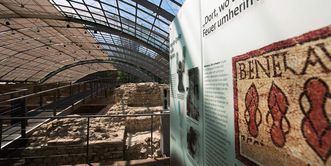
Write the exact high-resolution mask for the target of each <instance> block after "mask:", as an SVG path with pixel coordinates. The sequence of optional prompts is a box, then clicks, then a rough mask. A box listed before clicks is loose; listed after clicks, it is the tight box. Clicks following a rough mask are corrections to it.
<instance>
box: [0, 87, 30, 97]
mask: <svg viewBox="0 0 331 166" xmlns="http://www.w3.org/2000/svg"><path fill="white" fill-rule="evenodd" d="M27 90H29V89H17V90H15V91H10V92H6V93H2V94H0V97H1V96H7V95H11V94H15V93H21V92H25V91H27Z"/></svg>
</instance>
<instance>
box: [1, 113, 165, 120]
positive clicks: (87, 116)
mask: <svg viewBox="0 0 331 166" xmlns="http://www.w3.org/2000/svg"><path fill="white" fill-rule="evenodd" d="M167 115H170V113H169V112H163V113H149V114H117V115H78V116H39V117H33V116H32V117H27V116H26V117H0V120H26V119H70V118H79V119H84V118H123V117H139V116H167Z"/></svg>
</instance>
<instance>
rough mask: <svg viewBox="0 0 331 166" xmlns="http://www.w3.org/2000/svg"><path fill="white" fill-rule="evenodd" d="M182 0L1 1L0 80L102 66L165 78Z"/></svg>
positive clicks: (67, 74)
mask: <svg viewBox="0 0 331 166" xmlns="http://www.w3.org/2000/svg"><path fill="white" fill-rule="evenodd" d="M182 3H183V2H182V1H181V0H50V1H48V0H19V1H18V0H0V80H1V81H33V82H58V81H75V80H78V79H79V78H81V77H83V76H85V75H88V74H90V73H94V72H97V71H105V70H116V69H117V70H122V71H125V72H128V73H131V74H133V75H136V76H138V77H140V78H142V79H144V80H153V79H154V80H155V79H158V80H161V81H163V82H167V80H168V50H169V39H168V38H169V24H170V22H171V21H172V19H173V18H174V15H175V14H176V13H177V12H178V10H179V8H180V6H181V4H182Z"/></svg>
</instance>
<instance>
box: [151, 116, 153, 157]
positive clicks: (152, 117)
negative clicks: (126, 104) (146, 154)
mask: <svg viewBox="0 0 331 166" xmlns="http://www.w3.org/2000/svg"><path fill="white" fill-rule="evenodd" d="M151 153H152V156H153V115H151Z"/></svg>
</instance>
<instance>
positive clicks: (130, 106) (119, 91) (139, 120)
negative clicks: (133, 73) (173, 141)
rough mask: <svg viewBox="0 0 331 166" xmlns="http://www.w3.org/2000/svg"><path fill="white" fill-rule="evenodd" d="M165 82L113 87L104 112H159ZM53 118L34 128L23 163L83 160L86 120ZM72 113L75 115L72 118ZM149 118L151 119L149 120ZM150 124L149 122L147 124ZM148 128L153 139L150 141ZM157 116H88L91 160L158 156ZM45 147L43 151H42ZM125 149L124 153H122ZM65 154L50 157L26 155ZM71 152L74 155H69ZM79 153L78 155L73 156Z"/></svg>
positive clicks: (158, 134)
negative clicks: (109, 102) (65, 155)
mask: <svg viewBox="0 0 331 166" xmlns="http://www.w3.org/2000/svg"><path fill="white" fill-rule="evenodd" d="M164 88H168V87H167V85H163V84H157V83H136V84H134V83H129V84H124V85H121V86H120V87H118V88H116V89H115V90H114V94H113V99H112V100H113V101H115V104H113V105H112V106H108V107H107V108H109V110H108V111H106V112H105V114H107V115H118V114H146V113H159V112H162V109H163V107H162V105H163V102H162V97H161V92H162V90H163V89H164ZM71 116H73V118H67V119H60V120H53V121H50V122H48V123H45V124H43V125H41V126H40V127H38V128H37V130H35V131H34V132H33V133H32V134H31V135H30V141H29V143H28V147H27V148H26V150H25V154H24V155H25V156H26V157H27V159H26V160H27V163H44V164H45V163H46V164H47V163H49V164H50V165H52V164H74V163H77V162H78V163H79V162H80V161H81V162H82V163H84V161H85V156H84V155H85V151H86V142H87V140H86V138H87V119H86V118H77V117H79V116H78V115H71ZM75 116H76V117H75ZM152 120H153V122H152ZM151 123H152V124H151ZM151 127H152V128H153V139H152V141H151V133H150V131H151ZM159 127H160V118H159V117H156V116H155V117H153V119H152V118H151V117H150V116H144V117H127V118H91V119H90V128H89V132H90V133H89V147H90V149H91V150H90V151H91V152H90V153H91V154H90V155H92V156H93V157H92V158H90V160H91V161H92V162H107V161H113V160H121V159H124V158H125V159H145V158H148V157H160V156H162V154H161V150H160V132H159ZM45 149H47V150H45ZM123 151H125V154H126V156H123V154H124V153H123ZM54 154H59V155H60V154H67V157H63V156H62V157H60V158H56V157H54V158H53V159H49V158H42V157H40V158H29V156H36V155H37V156H49V155H54ZM71 154H75V155H76V156H75V157H73V156H71ZM77 154H81V155H77Z"/></svg>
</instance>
